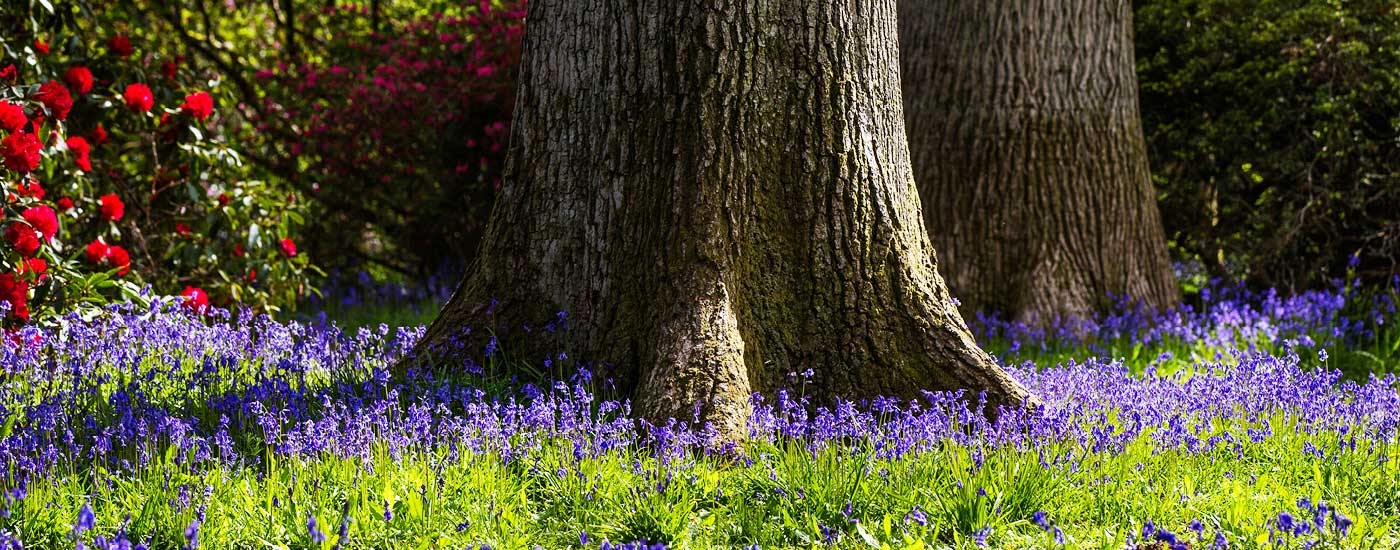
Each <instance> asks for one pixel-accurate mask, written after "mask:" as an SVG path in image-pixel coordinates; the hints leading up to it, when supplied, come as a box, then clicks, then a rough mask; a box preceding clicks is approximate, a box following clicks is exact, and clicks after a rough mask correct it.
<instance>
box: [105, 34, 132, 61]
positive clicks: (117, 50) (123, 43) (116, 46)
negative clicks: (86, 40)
mask: <svg viewBox="0 0 1400 550" xmlns="http://www.w3.org/2000/svg"><path fill="white" fill-rule="evenodd" d="M107 50H108V51H110V52H112V54H113V55H116V56H117V57H123V58H125V57H131V53H132V52H134V51H136V50H135V49H134V48H132V47H131V39H129V38H127V37H126V35H125V34H119V35H116V36H113V37H111V38H108V39H107Z"/></svg>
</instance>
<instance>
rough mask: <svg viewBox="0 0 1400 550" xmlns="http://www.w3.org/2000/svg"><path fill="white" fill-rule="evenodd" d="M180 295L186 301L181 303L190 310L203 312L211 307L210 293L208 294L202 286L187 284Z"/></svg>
mask: <svg viewBox="0 0 1400 550" xmlns="http://www.w3.org/2000/svg"><path fill="white" fill-rule="evenodd" d="M180 296H183V297H184V298H185V301H184V302H183V303H181V304H180V305H183V306H185V307H186V308H189V310H190V311H194V312H196V313H203V312H204V311H206V310H208V309H209V295H208V294H206V293H205V292H204V289H202V288H199V287H195V286H187V287H185V289H184V290H182V291H180Z"/></svg>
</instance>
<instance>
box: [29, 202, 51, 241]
mask: <svg viewBox="0 0 1400 550" xmlns="http://www.w3.org/2000/svg"><path fill="white" fill-rule="evenodd" d="M20 217H21V218H24V221H26V222H29V226H30V227H33V228H34V230H35V231H38V232H39V236H40V237H43V238H44V240H45V241H48V240H51V239H53V236H54V235H57V234H58V214H55V213H54V211H53V209H52V208H49V207H47V206H44V205H39V206H31V207H29V208H26V209H24V212H21V213H20Z"/></svg>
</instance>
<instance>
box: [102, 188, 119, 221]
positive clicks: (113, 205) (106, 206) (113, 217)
mask: <svg viewBox="0 0 1400 550" xmlns="http://www.w3.org/2000/svg"><path fill="white" fill-rule="evenodd" d="M97 202H98V203H99V206H98V209H99V210H101V211H102V219H104V220H107V221H109V222H114V221H117V220H120V219H122V215H123V214H125V213H126V204H125V203H123V202H122V199H121V198H120V197H118V196H117V195H116V193H108V194H106V195H102V196H101V197H98V198H97Z"/></svg>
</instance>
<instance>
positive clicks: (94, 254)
mask: <svg viewBox="0 0 1400 550" xmlns="http://www.w3.org/2000/svg"><path fill="white" fill-rule="evenodd" d="M83 256H84V257H85V258H86V259H87V261H88V263H90V264H95V265H99V266H109V267H115V268H117V275H118V276H120V275H126V274H127V272H128V271H131V254H128V253H127V251H126V249H125V248H122V247H120V246H117V245H108V244H107V243H104V242H102V241H92V242H90V243H88V245H87V249H85V250H83Z"/></svg>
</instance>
